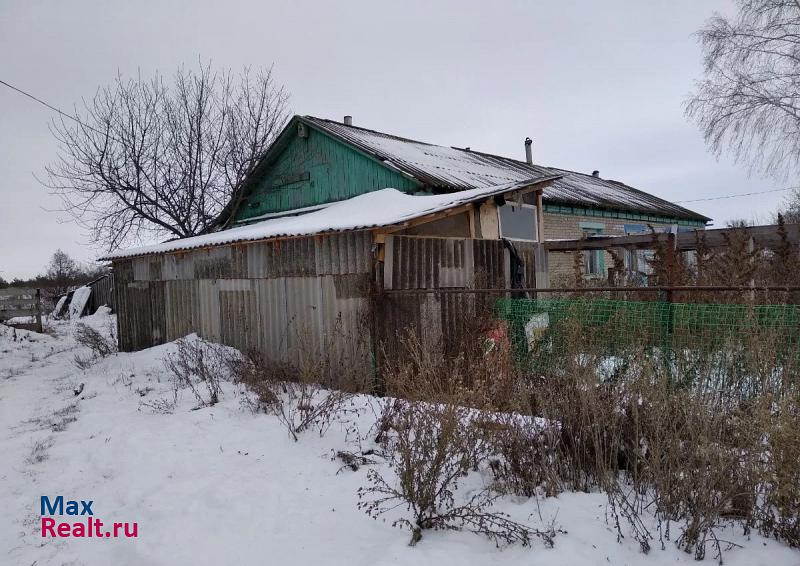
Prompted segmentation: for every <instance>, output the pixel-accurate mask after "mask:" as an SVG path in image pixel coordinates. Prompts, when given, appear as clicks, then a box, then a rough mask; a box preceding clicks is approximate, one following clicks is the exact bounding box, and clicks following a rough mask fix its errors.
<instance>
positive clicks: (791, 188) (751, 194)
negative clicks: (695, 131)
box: [0, 79, 795, 204]
mask: <svg viewBox="0 0 800 566" xmlns="http://www.w3.org/2000/svg"><path fill="white" fill-rule="evenodd" d="M0 84H2V85H4V86H7V87H8V88H10V89H11V90H13V91H16V92H18V93H19V94H21V95H23V96H26V97H28V98H30V99H31V100H33V101H35V102H38V103H39V104H41V105H42V106H45V107H46V108H49V109H50V110H52V111H53V112H57V113H58V114H60V115H61V116H64V117H65V118H69V119H70V120H72V121H74V122H77V123H78V124H80V125H81V126H83V127H84V128H88V129H90V130H92V131H94V132H95V133H98V134H102V135H106V133H105V132H101V131H100V130H98V129H97V128H94V127H92V126H90V125H88V124H85V123H83V122H81V121H80V120H79V119H78V118H77V117H75V116H73V115H72V114H67V113H66V112H64V111H63V110H61V109H60V108H58V107H56V106H53V105H52V104H49V103H48V102H45V101H44V100H42V99H41V98H38V97H37V96H34V95H33V94H31V93H29V92H26V91H24V90H22V89H21V88H18V87H16V86H14V85H12V84H10V83H7V82H6V81H4V80H2V79H0ZM794 188H795V187H789V188H786V189H773V190H770V191H756V192H752V193H739V194H734V195H722V196H718V197H708V198H697V199H691V200H676V201H673V202H675V203H676V204H682V203H689V202H705V201H711V200H723V199H728V198H738V197H749V196H753V195H763V194H767V193H781V192H784V191H791V190H793V189H794Z"/></svg>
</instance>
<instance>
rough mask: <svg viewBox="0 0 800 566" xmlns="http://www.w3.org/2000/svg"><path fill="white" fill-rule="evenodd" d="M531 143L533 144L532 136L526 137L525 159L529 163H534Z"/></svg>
mask: <svg viewBox="0 0 800 566" xmlns="http://www.w3.org/2000/svg"><path fill="white" fill-rule="evenodd" d="M531 145H533V140H532V139H531V138H525V161H527V162H528V165H533V150H532V149H531Z"/></svg>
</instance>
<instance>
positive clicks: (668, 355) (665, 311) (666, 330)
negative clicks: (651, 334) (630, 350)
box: [658, 287, 674, 381]
mask: <svg viewBox="0 0 800 566" xmlns="http://www.w3.org/2000/svg"><path fill="white" fill-rule="evenodd" d="M672 298H673V290H672V287H667V288H665V289H663V290H661V291H659V293H658V300H659V305H658V311H659V317H658V318H659V329H660V331H661V355H662V357H663V358H664V364H665V366H666V368H667V376H668V377H669V379H670V381H672V345H671V342H672V333H673V326H674V320H673V315H674V313H673V310H674V309H673V306H672Z"/></svg>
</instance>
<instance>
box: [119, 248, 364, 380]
mask: <svg viewBox="0 0 800 566" xmlns="http://www.w3.org/2000/svg"><path fill="white" fill-rule="evenodd" d="M371 245H372V236H371V233H369V232H350V233H344V234H335V235H327V236H317V237H309V238H293V239H287V240H279V241H271V242H258V243H253V244H245V245H228V246H218V247H213V248H208V249H203V250H194V251H191V252H186V253H181V254H163V255H156V256H147V257H141V258H135V259H132V260H125V261H118V262H115V263H114V273H115V277H116V285H115V286H114V289H115V299H116V302H117V305H118V309H117V310H118V319H117V320H118V325H119V339H120V348H121V349H122V350H125V351H131V350H138V349H142V348H147V347H150V346H153V345H156V344H161V343H163V342H167V341H170V340H175V339H177V338H180V337H182V336H185V335H187V334H189V333H192V332H196V333H197V334H198V335H200V336H202V337H204V338H207V339H209V340H213V341H217V342H222V343H224V344H228V345H231V346H234V347H236V348H239V349H240V350H248V349H256V350H259V351H261V352H262V353H264V354H265V355H266V356H268V357H269V358H270V359H271V360H272V361H274V362H281V363H288V364H293V365H302V364H304V363H310V362H311V361H314V362H316V361H318V360H320V359H323V358H324V359H327V360H328V361H329V362H330V363H331V364H332V365H336V364H338V365H340V366H342V367H354V366H359V367H361V368H368V367H369V366H370V358H369V352H370V348H369V332H365V331H364V328H366V327H367V326H366V324H367V323H366V320H367V313H368V310H369V303H368V301H369V298H368V297H369V292H370V273H371V264H372V256H371V250H370V248H371Z"/></svg>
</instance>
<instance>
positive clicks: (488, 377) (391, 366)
mask: <svg viewBox="0 0 800 566" xmlns="http://www.w3.org/2000/svg"><path fill="white" fill-rule="evenodd" d="M399 334H400V338H399V340H398V342H399V345H400V347H401V349H400V351H399V352H394V353H393V354H391V355H390V354H389V353H387V352H386V350H385V349H384V351H383V354H382V359H383V360H384V363H383V365H382V367H381V378H382V381H383V387H384V390H385V393H386V394H388V395H391V396H394V397H400V398H403V399H421V400H427V401H439V400H441V401H451V402H452V401H454V400H456V401H457V402H459V403H463V404H465V405H468V406H471V407H475V408H481V409H487V410H512V409H513V408H515V406H516V405H517V404H518V402H519V399H520V392H519V391H517V390H516V387H517V385H518V380H517V379H516V371H515V369H514V365H513V360H512V357H511V349H510V344H509V341H508V338H507V330H506V329H505V328H503V327H499V328H498V327H497V323H496V322H495V323H487V322H486V321H485V320H483V321H482V320H480V319H478V320H477V321H475V323H474V324H473V325H472V326H471V327H467V328H465V329H464V332H463V334H462V335H461V336H460V339H459V343H458V346H457V347H456V348H452V347H451V349H454V350H455V351H456V353H455V354H448V353H447V352H446V350H447V349H446V348H445V347H444V346H443V345H442V344H441V342H437V343H431V342H430V341H428V340H424V339H423V338H422V336H423V335H424V333H419V332H417V331H416V330H415V329H413V328H408V329H405V330H404V331H400V332H399Z"/></svg>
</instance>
